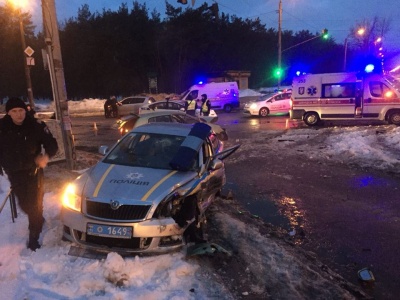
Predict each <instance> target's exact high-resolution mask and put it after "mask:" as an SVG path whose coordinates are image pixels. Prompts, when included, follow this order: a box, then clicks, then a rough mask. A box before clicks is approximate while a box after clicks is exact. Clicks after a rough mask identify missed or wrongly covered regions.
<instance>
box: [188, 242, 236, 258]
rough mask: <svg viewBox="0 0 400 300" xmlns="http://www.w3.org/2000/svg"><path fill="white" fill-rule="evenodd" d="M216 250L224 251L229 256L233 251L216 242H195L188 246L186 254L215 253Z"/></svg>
mask: <svg viewBox="0 0 400 300" xmlns="http://www.w3.org/2000/svg"><path fill="white" fill-rule="evenodd" d="M214 252H222V253H225V254H226V255H228V256H231V255H232V254H231V252H229V251H228V250H226V249H224V248H223V247H221V246H220V245H217V244H214V243H201V244H195V245H193V246H190V247H188V248H187V251H186V255H187V256H194V255H203V254H214Z"/></svg>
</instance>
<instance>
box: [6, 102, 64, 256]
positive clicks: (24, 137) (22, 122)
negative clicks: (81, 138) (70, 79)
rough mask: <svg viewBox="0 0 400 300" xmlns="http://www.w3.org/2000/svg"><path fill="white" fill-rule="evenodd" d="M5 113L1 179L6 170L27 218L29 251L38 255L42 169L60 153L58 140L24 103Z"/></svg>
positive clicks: (14, 104) (13, 104) (11, 105)
mask: <svg viewBox="0 0 400 300" xmlns="http://www.w3.org/2000/svg"><path fill="white" fill-rule="evenodd" d="M6 112H7V114H6V115H5V116H4V117H3V118H2V119H0V175H3V169H4V171H5V173H6V174H7V176H8V179H9V181H10V184H11V189H12V192H13V193H14V194H15V195H16V197H17V199H18V204H19V206H20V208H21V209H22V210H23V211H24V212H25V213H26V214H27V215H28V221H29V239H28V243H27V247H28V248H29V249H31V250H32V251H36V249H38V248H40V244H39V236H40V233H41V232H42V227H43V223H44V218H43V196H44V188H43V168H44V167H46V165H47V163H48V161H49V158H51V157H52V156H54V155H55V154H56V153H57V150H58V145H57V140H56V139H55V138H54V137H53V135H52V134H51V132H50V130H49V129H48V127H47V126H46V124H45V123H44V122H42V121H40V120H37V119H35V118H33V117H32V116H30V115H29V114H27V110H26V104H25V103H24V102H23V101H22V100H21V99H19V98H10V99H9V100H8V101H7V103H6ZM43 150H44V151H43Z"/></svg>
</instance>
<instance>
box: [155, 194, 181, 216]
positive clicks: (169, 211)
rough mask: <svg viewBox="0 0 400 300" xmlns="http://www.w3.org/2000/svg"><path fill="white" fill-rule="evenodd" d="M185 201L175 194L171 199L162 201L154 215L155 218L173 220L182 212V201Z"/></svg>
mask: <svg viewBox="0 0 400 300" xmlns="http://www.w3.org/2000/svg"><path fill="white" fill-rule="evenodd" d="M182 200H183V199H182V198H181V197H180V196H179V195H178V194H177V193H174V194H172V195H171V196H170V197H168V198H166V199H164V200H163V201H161V203H160V204H159V205H158V206H157V208H156V211H155V212H154V214H153V217H154V218H171V217H172V218H173V217H174V216H175V215H176V214H177V212H178V211H179V210H180V207H181V201H182Z"/></svg>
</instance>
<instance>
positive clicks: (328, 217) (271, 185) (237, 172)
mask: <svg viewBox="0 0 400 300" xmlns="http://www.w3.org/2000/svg"><path fill="white" fill-rule="evenodd" d="M218 115H219V120H218V122H217V123H218V124H220V125H222V126H223V127H225V128H226V129H227V130H228V135H229V141H228V142H227V145H230V144H235V143H236V142H237V141H238V142H239V143H240V141H241V139H243V138H249V137H250V136H251V135H252V133H257V132H258V131H260V130H271V129H272V130H282V131H285V130H296V129H297V128H302V127H304V125H303V124H302V123H300V122H296V121H291V120H289V119H288V118H287V117H284V116H282V117H269V118H258V117H244V116H242V114H241V113H240V112H234V113H230V114H227V113H223V112H221V113H219V114H218ZM113 122H115V120H113V119H104V117H85V118H73V126H74V129H73V131H74V133H75V134H74V135H75V140H76V145H77V148H78V149H81V150H89V151H96V149H97V147H98V146H99V145H103V144H109V145H111V144H112V143H113V142H114V141H115V140H116V139H118V134H117V132H116V130H111V129H110V126H111V124H112V123H113ZM94 123H96V127H97V128H98V130H97V132H96V131H94V130H93V128H94ZM226 170H227V180H228V182H227V185H226V188H225V192H227V191H229V190H231V191H232V192H233V195H234V199H235V200H237V201H238V202H240V203H241V205H242V207H243V209H244V210H247V211H249V212H250V213H251V214H253V215H257V216H258V217H260V218H262V219H263V220H264V221H265V222H268V223H272V224H273V225H275V226H279V227H281V228H283V229H284V230H287V231H288V234H289V232H290V231H291V232H292V233H294V232H295V235H294V236H293V239H294V241H295V242H296V244H297V245H298V247H303V248H304V249H306V250H309V251H312V252H314V253H316V254H317V257H318V258H319V259H320V260H321V261H322V262H323V263H325V264H326V265H327V266H328V267H330V268H331V269H333V270H335V271H336V272H337V273H338V274H340V275H341V276H343V277H344V278H345V279H346V280H348V281H350V282H352V283H354V284H359V285H360V286H362V287H363V289H364V290H365V291H366V292H367V293H368V294H369V295H371V297H374V298H375V299H398V295H400V276H399V270H400V260H399V259H398V256H397V252H398V249H399V248H400V237H399V234H398V232H399V231H400V218H399V216H400V201H399V187H400V178H398V177H394V176H392V175H390V174H386V173H383V172H371V171H365V170H362V169H358V168H354V167H350V166H348V165H345V164H338V163H336V164H335V163H333V162H319V163H315V162H312V161H308V160H307V159H306V158H305V157H304V156H295V157H293V156H291V157H288V156H285V153H279V154H276V153H271V159H265V158H264V157H263V158H257V157H252V158H249V159H248V160H246V161H245V162H243V161H241V162H238V163H232V162H230V161H229V159H228V160H227V161H226ZM288 178H290V179H288ZM293 229H294V230H295V231H293ZM364 267H369V268H370V269H371V270H372V272H373V274H374V276H375V278H376V281H375V283H374V284H372V285H365V284H363V283H360V282H359V281H358V277H357V271H358V270H360V269H362V268H364Z"/></svg>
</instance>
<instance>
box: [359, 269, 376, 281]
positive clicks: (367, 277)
mask: <svg viewBox="0 0 400 300" xmlns="http://www.w3.org/2000/svg"><path fill="white" fill-rule="evenodd" d="M358 277H359V278H360V279H361V280H362V281H367V282H373V281H375V277H374V274H372V272H371V270H370V269H368V268H364V269H361V270H359V271H358Z"/></svg>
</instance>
